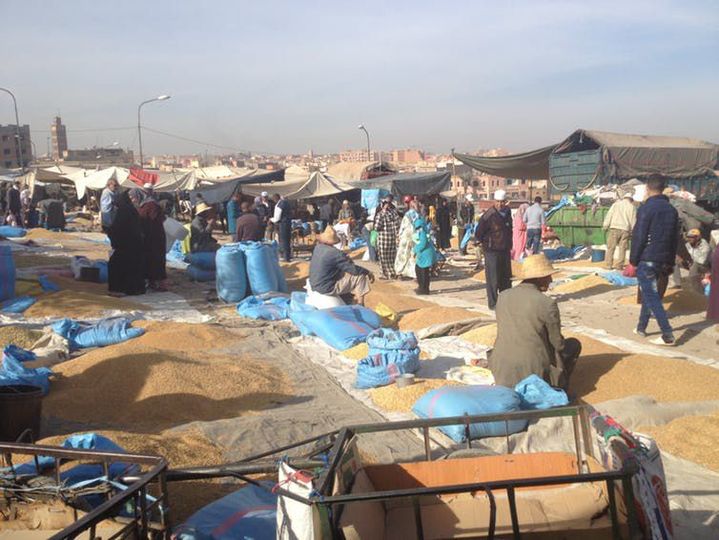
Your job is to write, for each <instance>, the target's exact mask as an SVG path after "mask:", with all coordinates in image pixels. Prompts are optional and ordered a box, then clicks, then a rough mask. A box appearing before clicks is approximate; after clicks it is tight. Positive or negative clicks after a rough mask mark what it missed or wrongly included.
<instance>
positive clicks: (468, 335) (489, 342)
mask: <svg viewBox="0 0 719 540" xmlns="http://www.w3.org/2000/svg"><path fill="white" fill-rule="evenodd" d="M459 337H461V338H462V339H464V340H466V341H469V342H470V343H476V344H477V345H485V346H487V347H494V342H495V341H496V339H497V324H496V323H493V324H487V325H485V326H480V327H479V328H475V329H474V330H470V331H469V332H465V333H464V334H461V335H460V336H459Z"/></svg>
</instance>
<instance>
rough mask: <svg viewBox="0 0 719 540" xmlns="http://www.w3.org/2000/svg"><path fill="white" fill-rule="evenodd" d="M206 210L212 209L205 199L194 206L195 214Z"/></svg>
mask: <svg viewBox="0 0 719 540" xmlns="http://www.w3.org/2000/svg"><path fill="white" fill-rule="evenodd" d="M208 210H212V207H211V206H210V205H209V204H207V203H206V202H205V201H201V202H199V203H197V205H196V206H195V214H197V215H198V216H199V215H200V214H202V213H204V212H207V211H208Z"/></svg>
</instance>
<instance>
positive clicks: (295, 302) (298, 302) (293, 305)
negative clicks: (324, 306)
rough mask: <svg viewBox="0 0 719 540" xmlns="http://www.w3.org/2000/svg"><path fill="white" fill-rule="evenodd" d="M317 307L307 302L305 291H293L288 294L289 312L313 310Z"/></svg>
mask: <svg viewBox="0 0 719 540" xmlns="http://www.w3.org/2000/svg"><path fill="white" fill-rule="evenodd" d="M315 309H317V308H316V307H314V306H310V305H309V304H308V303H307V293H305V292H299V291H294V292H293V293H292V294H290V312H292V311H314V310H315Z"/></svg>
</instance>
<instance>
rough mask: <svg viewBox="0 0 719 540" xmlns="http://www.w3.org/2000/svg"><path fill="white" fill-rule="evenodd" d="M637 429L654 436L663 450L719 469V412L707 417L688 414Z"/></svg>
mask: <svg viewBox="0 0 719 540" xmlns="http://www.w3.org/2000/svg"><path fill="white" fill-rule="evenodd" d="M638 431H640V432H641V433H646V434H647V435H649V436H650V437H652V438H653V439H654V440H655V441H656V442H657V445H659V448H660V449H661V450H664V451H666V452H669V453H670V454H673V455H675V456H677V457H680V458H683V459H688V460H689V461H693V462H695V463H698V464H699V465H703V466H704V467H707V468H708V469H711V470H713V471H716V472H719V445H717V441H719V411H717V412H714V413H712V414H710V415H706V416H685V417H683V418H677V419H676V420H673V421H671V422H669V423H668V424H665V425H663V426H651V427H643V428H641V429H639V430H638Z"/></svg>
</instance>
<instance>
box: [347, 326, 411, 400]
mask: <svg viewBox="0 0 719 540" xmlns="http://www.w3.org/2000/svg"><path fill="white" fill-rule="evenodd" d="M367 346H368V347H369V353H368V355H367V356H366V357H365V358H363V359H362V360H360V361H359V362H358V363H357V381H356V383H355V386H357V388H375V387H377V386H385V385H388V384H391V383H393V382H394V381H395V379H396V378H397V376H399V375H402V374H404V373H417V372H418V371H419V345H418V342H417V337H416V336H415V335H414V333H412V332H399V331H397V330H391V329H389V328H379V329H377V330H375V331H374V332H372V333H371V334H369V335H368V336H367Z"/></svg>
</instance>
